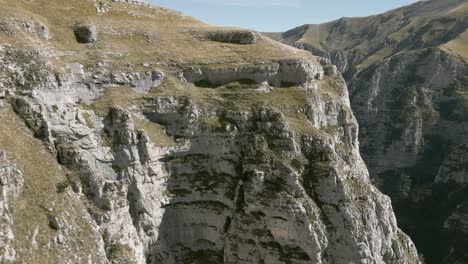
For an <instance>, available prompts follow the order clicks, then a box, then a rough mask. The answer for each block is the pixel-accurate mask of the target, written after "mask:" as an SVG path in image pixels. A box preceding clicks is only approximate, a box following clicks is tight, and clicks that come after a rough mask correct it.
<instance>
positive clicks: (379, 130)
mask: <svg viewBox="0 0 468 264" xmlns="http://www.w3.org/2000/svg"><path fill="white" fill-rule="evenodd" d="M467 13H468V3H467V2H466V1H461V0H447V1H445V0H444V1H442V0H432V1H422V2H418V3H415V4H413V5H409V6H406V7H402V8H398V9H395V10H391V11H389V12H387V13H384V14H381V15H375V16H370V17H362V18H342V19H339V20H336V21H332V22H329V23H326V24H321V25H304V26H301V27H297V28H294V29H292V30H290V31H287V32H284V33H265V34H266V35H269V36H270V37H271V38H274V39H276V40H278V41H280V42H283V43H286V44H289V45H292V46H295V47H298V48H301V49H305V50H308V51H310V52H311V53H312V54H315V55H319V56H322V57H325V58H327V59H328V60H329V61H331V62H332V63H333V64H335V65H337V67H338V68H339V70H340V71H341V72H342V73H343V75H344V77H345V79H346V82H347V84H348V87H349V92H350V100H351V108H352V110H353V112H354V113H355V114H356V117H357V119H358V123H359V124H360V128H361V130H360V133H359V139H360V142H361V145H360V150H361V154H362V155H363V157H364V160H365V162H366V164H367V165H368V168H369V171H370V175H371V178H372V180H373V182H374V183H375V184H376V185H377V186H379V188H380V189H381V190H382V191H383V192H384V193H386V194H388V195H389V196H391V198H392V201H393V204H394V205H395V210H396V213H397V219H398V222H399V223H400V224H401V226H402V228H403V230H404V231H406V232H408V233H409V234H410V236H411V237H412V238H413V239H414V241H415V243H416V246H417V248H418V250H419V252H420V253H421V254H423V255H424V256H425V259H426V262H427V263H466V262H468V255H467V254H466V250H465V249H466V248H467V246H468V236H467V234H468V230H467V229H466V227H467V226H466V221H467V219H468V218H467V214H466V212H467V211H466V203H467V199H466V193H467V189H466V182H467V181H466V175H465V170H466V168H467V167H466V161H465V156H466V155H465V154H464V153H463V151H462V150H463V149H466V144H467V143H468V142H467V137H466V135H467V133H468V130H467V120H468V118H467V116H468V104H467V102H468V101H467V98H468V97H467V94H468V79H467V76H468V64H467V62H468V57H467V51H468V40H467V28H468V16H467Z"/></svg>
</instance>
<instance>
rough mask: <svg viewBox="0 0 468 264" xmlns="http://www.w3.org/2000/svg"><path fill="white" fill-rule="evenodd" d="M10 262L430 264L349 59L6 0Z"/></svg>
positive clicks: (3, 159)
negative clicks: (378, 152) (384, 167)
mask: <svg viewBox="0 0 468 264" xmlns="http://www.w3.org/2000/svg"><path fill="white" fill-rule="evenodd" d="M0 62H1V63H0V106H1V107H0V149H1V151H0V262H1V263H203V264H209V263H269V264H270V263H392V264H393V263H395V264H397V263H398V264H400V263H401V264H403V263H418V262H419V260H418V255H417V252H416V249H415V247H414V245H413V243H412V242H411V240H410V239H409V238H408V237H407V236H406V235H405V234H404V233H403V232H402V231H401V230H400V229H399V228H398V227H397V224H396V219H395V217H394V214H393V211H392V207H391V203H390V200H389V198H388V197H387V196H384V195H382V194H381V193H380V192H379V191H378V190H377V189H376V188H375V187H373V185H372V184H371V183H370V180H369V176H368V172H367V169H366V166H365V165H364V163H363V161H362V159H361V157H360V154H359V143H358V125H357V122H356V120H355V118H354V116H353V113H352V112H351V109H350V104H349V99H348V90H347V88H346V84H345V82H344V80H343V78H342V77H341V75H340V74H339V73H338V71H337V69H336V67H334V66H333V65H331V64H330V63H329V62H327V61H326V60H324V59H322V58H319V57H315V56H313V55H311V54H310V53H309V52H307V51H302V50H299V49H296V48H293V47H289V46H287V45H285V44H280V43H279V42H276V41H274V40H272V39H270V38H267V37H265V36H263V35H262V34H260V33H258V32H254V31H251V30H245V29H237V28H220V27H213V26H209V25H206V24H204V23H202V22H200V21H197V20H195V19H193V18H191V17H187V16H184V15H183V14H180V13H178V12H175V11H172V10H168V9H164V8H160V7H156V6H150V5H148V4H146V3H143V2H140V1H136V0H133V1H132V0H127V1H122V0H121V1H116V0H113V1H105V0H100V1H91V0H73V1H72V0H47V1H45V0H14V1H13V0H0Z"/></svg>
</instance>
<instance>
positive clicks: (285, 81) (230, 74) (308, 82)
mask: <svg viewBox="0 0 468 264" xmlns="http://www.w3.org/2000/svg"><path fill="white" fill-rule="evenodd" d="M323 75H324V70H323V68H322V67H321V66H319V65H316V64H312V63H310V62H306V61H304V60H281V61H272V62H269V63H265V62H263V63H261V64H259V65H255V64H253V65H240V66H233V67H226V68H218V67H191V68H190V69H186V70H184V73H183V76H184V78H185V79H186V80H187V81H189V82H192V83H196V84H198V85H202V86H203V85H205V86H211V85H214V86H221V85H223V84H227V83H231V82H235V81H239V80H242V81H247V82H248V81H251V82H254V83H257V84H260V83H262V82H268V84H270V85H272V86H276V87H280V86H301V85H303V86H304V87H307V86H313V82H314V81H315V80H320V79H322V78H323Z"/></svg>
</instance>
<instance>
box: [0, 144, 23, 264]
mask: <svg viewBox="0 0 468 264" xmlns="http://www.w3.org/2000/svg"><path fill="white" fill-rule="evenodd" d="M23 182H24V181H23V175H22V173H21V171H20V170H19V169H18V168H17V166H16V164H15V162H13V161H11V160H9V159H8V158H7V157H6V154H5V152H4V151H2V150H0V261H1V262H2V263H12V262H13V261H14V260H15V258H16V251H15V247H14V244H13V243H14V239H15V236H14V234H13V225H14V221H15V219H14V217H13V215H14V211H15V206H14V202H13V201H14V199H15V198H16V197H17V196H19V195H20V194H21V191H22V189H23Z"/></svg>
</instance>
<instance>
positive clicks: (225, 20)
mask: <svg viewBox="0 0 468 264" xmlns="http://www.w3.org/2000/svg"><path fill="white" fill-rule="evenodd" d="M148 1H150V2H152V3H154V4H156V5H160V6H165V7H169V8H172V9H176V10H179V11H182V12H183V13H185V14H187V15H190V16H193V17H196V18H198V19H200V20H202V21H204V22H207V23H209V24H213V25H223V26H238V27H244V28H252V29H256V30H259V31H284V30H287V29H291V28H293V27H296V26H299V25H302V24H310V23H312V24H315V23H323V22H328V21H331V20H335V19H337V18H340V17H345V16H346V17H355V16H368V15H373V14H378V13H382V12H385V11H387V10H390V9H393V8H397V7H400V6H404V5H408V4H411V3H414V2H416V0H148Z"/></svg>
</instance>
